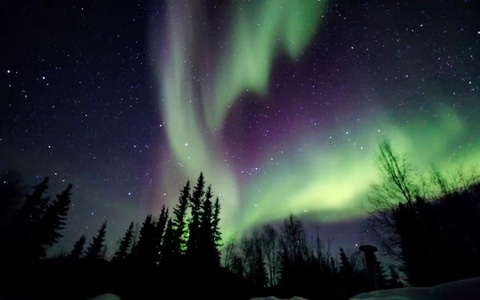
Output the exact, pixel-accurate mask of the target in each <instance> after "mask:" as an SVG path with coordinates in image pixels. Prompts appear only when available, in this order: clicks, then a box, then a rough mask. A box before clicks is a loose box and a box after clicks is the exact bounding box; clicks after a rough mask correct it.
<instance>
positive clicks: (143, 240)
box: [134, 215, 157, 265]
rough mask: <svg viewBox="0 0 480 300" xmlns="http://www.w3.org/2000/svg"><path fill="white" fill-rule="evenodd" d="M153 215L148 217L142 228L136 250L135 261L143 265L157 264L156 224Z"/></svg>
mask: <svg viewBox="0 0 480 300" xmlns="http://www.w3.org/2000/svg"><path fill="white" fill-rule="evenodd" d="M152 218H153V217H152V215H148V216H147V217H146V218H145V221H144V222H143V224H142V227H141V228H140V236H139V238H138V243H137V246H136V248H135V250H136V251H135V254H134V256H135V260H136V261H137V262H138V263H139V264H142V265H153V264H154V263H156V256H157V252H156V245H155V222H154V221H153V219H152Z"/></svg>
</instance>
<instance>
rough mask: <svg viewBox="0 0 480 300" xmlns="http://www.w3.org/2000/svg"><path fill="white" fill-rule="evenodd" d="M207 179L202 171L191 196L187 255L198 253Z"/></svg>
mask: <svg viewBox="0 0 480 300" xmlns="http://www.w3.org/2000/svg"><path fill="white" fill-rule="evenodd" d="M204 189H205V181H204V178H203V174H202V173H200V176H199V177H198V180H197V184H196V186H195V188H194V190H193V193H192V197H191V198H190V207H191V218H190V222H189V224H188V240H187V253H186V254H187V256H189V257H194V256H196V255H197V254H198V239H199V236H200V222H201V213H202V203H203V200H204V195H205V191H204Z"/></svg>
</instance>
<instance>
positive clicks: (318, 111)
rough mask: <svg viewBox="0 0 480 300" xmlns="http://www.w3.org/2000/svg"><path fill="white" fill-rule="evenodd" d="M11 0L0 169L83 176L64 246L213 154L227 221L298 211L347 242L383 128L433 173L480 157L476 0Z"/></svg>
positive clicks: (356, 229)
mask: <svg viewBox="0 0 480 300" xmlns="http://www.w3.org/2000/svg"><path fill="white" fill-rule="evenodd" d="M0 7H1V10H0V14H1V18H0V20H1V21H0V22H1V24H0V30H1V45H2V47H1V50H0V51H1V53H0V54H1V55H0V62H1V63H0V68H1V69H0V84H1V85H0V92H1V98H0V164H1V165H0V171H1V172H2V173H5V172H6V171H7V170H15V171H16V172H18V173H19V174H21V176H22V179H23V182H24V184H25V185H26V186H32V185H34V184H37V183H39V182H40V181H41V180H42V179H43V177H44V176H50V178H51V187H50V196H51V197H53V196H54V194H55V193H59V192H61V191H62V190H63V189H65V188H66V186H67V184H68V183H73V185H74V188H73V190H72V192H73V195H72V201H73V206H72V208H71V210H70V212H69V220H68V226H67V228H66V230H65V231H64V235H65V237H64V238H63V240H62V242H61V243H60V245H59V247H60V248H61V247H63V248H65V249H66V250H67V251H69V250H70V249H71V247H72V244H73V242H74V241H75V240H77V239H78V238H79V237H80V235H81V234H86V235H87V238H88V239H90V238H91V237H92V236H93V235H94V234H95V233H96V231H97V230H98V228H99V227H100V225H101V223H102V222H103V220H105V219H107V220H108V225H107V226H108V227H107V239H108V241H109V246H108V247H109V251H113V250H114V248H116V242H117V241H118V240H119V239H120V238H121V236H122V234H123V233H124V232H125V230H126V228H127V227H128V224H129V223H130V222H131V221H137V222H141V221H142V220H143V219H144V217H145V216H146V215H147V214H149V213H153V214H158V213H159V211H160V209H161V207H162V205H164V204H166V205H167V206H170V207H172V206H173V205H175V204H176V202H177V200H178V195H179V191H180V189H181V188H182V187H183V186H184V184H185V183H186V181H187V180H188V179H190V180H191V181H192V182H195V181H196V178H197V177H198V175H199V173H200V172H201V171H202V172H203V173H204V175H205V179H206V181H207V183H211V185H212V190H213V193H214V195H217V196H219V198H220V203H221V205H222V215H221V217H222V223H221V226H222V229H223V231H224V233H226V234H227V233H231V232H237V233H238V234H241V233H242V232H246V231H248V230H250V229H252V228H254V227H255V226H258V225H262V224H264V223H268V222H278V221H279V220H282V219H283V218H284V217H286V216H287V215H288V214H289V213H293V214H295V215H297V216H299V217H301V218H302V219H304V220H305V221H308V222H309V224H311V223H315V222H319V224H321V228H322V231H321V232H322V234H324V236H325V238H333V239H334V240H335V241H336V242H337V243H338V244H339V245H341V246H343V247H346V248H351V247H354V244H355V243H362V242H364V240H363V239H364V237H363V236H362V234H361V226H359V224H360V223H361V220H362V219H363V218H364V217H365V205H366V201H365V199H366V192H367V191H368V187H369V185H370V184H371V183H374V182H376V180H378V176H377V172H376V166H375V151H376V150H377V147H378V144H379V143H380V142H381V141H382V140H384V139H389V140H390V141H391V143H392V146H393V148H394V150H395V151H396V152H398V153H403V154H405V155H406V158H407V159H408V160H409V162H410V163H411V164H412V165H413V166H415V168H416V169H417V171H418V172H419V173H424V172H428V171H429V170H430V169H431V167H432V165H434V166H436V167H437V168H439V169H441V170H443V171H444V172H445V173H446V174H447V175H448V174H453V173H454V172H456V170H458V168H459V166H460V167H461V168H463V169H464V170H466V172H467V173H468V172H470V171H469V168H470V167H473V166H474V165H475V164H476V163H478V162H479V161H480V120H479V119H480V118H479V116H480V108H479V103H480V21H479V20H480V3H479V2H478V1H473V0H472V1H467V0H465V1H334V0H331V1H282V0H276V1H245V2H242V1H195V0H192V1H173V0H172V1H151V2H146V1H115V2H108V1H98V3H97V1H54V0H50V1H14V0H7V1H2V3H1V4H0Z"/></svg>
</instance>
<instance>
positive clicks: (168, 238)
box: [160, 219, 179, 264]
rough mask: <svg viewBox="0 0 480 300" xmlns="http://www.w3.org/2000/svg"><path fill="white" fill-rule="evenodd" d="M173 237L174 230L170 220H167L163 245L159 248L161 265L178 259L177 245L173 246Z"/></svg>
mask: <svg viewBox="0 0 480 300" xmlns="http://www.w3.org/2000/svg"><path fill="white" fill-rule="evenodd" d="M174 237H175V229H173V221H172V219H168V221H167V227H166V228H165V236H164V238H163V243H162V244H161V246H160V263H162V264H167V263H172V262H173V261H175V260H176V259H177V258H178V257H179V256H178V252H177V248H176V247H177V245H175V244H174Z"/></svg>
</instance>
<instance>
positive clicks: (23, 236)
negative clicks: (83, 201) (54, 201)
mask: <svg viewBox="0 0 480 300" xmlns="http://www.w3.org/2000/svg"><path fill="white" fill-rule="evenodd" d="M48 181H49V177H45V178H44V179H43V181H42V182H41V183H39V184H37V185H36V186H34V187H33V189H34V190H33V193H32V194H31V195H27V196H26V198H25V201H24V202H23V205H22V206H21V207H20V209H19V210H18V213H17V215H16V217H15V221H14V226H13V228H12V230H13V231H14V233H12V234H11V237H12V239H11V241H10V245H11V247H12V250H13V252H12V254H13V255H14V256H17V257H20V258H24V259H36V258H39V257H40V256H42V253H43V250H42V242H43V241H42V239H41V236H42V235H41V232H40V228H41V226H40V225H41V224H40V222H41V220H42V217H43V214H44V211H45V207H46V205H47V203H48V201H49V198H48V196H44V194H45V193H46V191H47V189H48Z"/></svg>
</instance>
